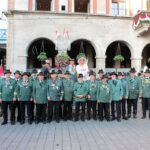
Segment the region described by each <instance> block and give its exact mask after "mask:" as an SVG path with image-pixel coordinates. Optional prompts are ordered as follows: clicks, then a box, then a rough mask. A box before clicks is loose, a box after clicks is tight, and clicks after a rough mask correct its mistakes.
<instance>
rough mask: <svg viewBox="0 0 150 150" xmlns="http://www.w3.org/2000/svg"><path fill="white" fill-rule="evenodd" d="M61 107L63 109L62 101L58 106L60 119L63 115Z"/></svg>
mask: <svg viewBox="0 0 150 150" xmlns="http://www.w3.org/2000/svg"><path fill="white" fill-rule="evenodd" d="M62 107H63V101H60V104H59V117H60V118H62V117H63V115H62V113H63V109H62Z"/></svg>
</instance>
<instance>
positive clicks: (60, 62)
mask: <svg viewBox="0 0 150 150" xmlns="http://www.w3.org/2000/svg"><path fill="white" fill-rule="evenodd" d="M68 65H69V56H68V55H66V54H61V55H57V56H56V57H55V67H56V68H57V69H60V70H64V69H65V68H66V66H68Z"/></svg>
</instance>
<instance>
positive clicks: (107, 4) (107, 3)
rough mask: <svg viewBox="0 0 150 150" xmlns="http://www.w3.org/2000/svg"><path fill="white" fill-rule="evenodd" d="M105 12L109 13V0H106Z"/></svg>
mask: <svg viewBox="0 0 150 150" xmlns="http://www.w3.org/2000/svg"><path fill="white" fill-rule="evenodd" d="M106 14H110V0H106Z"/></svg>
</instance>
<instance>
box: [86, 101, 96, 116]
mask: <svg viewBox="0 0 150 150" xmlns="http://www.w3.org/2000/svg"><path fill="white" fill-rule="evenodd" d="M96 104H97V101H96V100H95V101H90V100H88V101H87V114H88V117H89V118H90V117H91V109H92V110H93V118H96Z"/></svg>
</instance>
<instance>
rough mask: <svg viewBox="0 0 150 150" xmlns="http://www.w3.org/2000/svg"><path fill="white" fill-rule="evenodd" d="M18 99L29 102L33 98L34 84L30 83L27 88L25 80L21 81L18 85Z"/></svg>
mask: <svg viewBox="0 0 150 150" xmlns="http://www.w3.org/2000/svg"><path fill="white" fill-rule="evenodd" d="M17 97H18V98H20V101H29V100H30V98H31V97H32V83H31V82H29V81H28V84H27V85H26V86H25V85H24V84H23V80H20V81H19V82H18V85H17Z"/></svg>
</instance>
